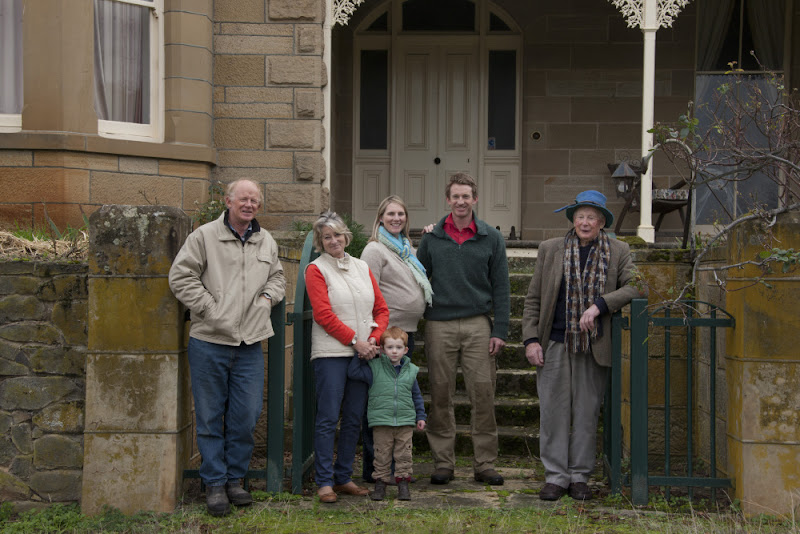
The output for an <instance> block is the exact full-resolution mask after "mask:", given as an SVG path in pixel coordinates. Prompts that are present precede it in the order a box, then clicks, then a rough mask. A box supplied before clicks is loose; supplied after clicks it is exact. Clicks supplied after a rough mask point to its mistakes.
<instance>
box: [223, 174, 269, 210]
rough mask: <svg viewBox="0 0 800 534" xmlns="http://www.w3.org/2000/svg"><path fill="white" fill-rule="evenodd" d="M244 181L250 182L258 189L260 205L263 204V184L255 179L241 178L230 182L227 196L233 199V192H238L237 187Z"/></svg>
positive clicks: (226, 191)
mask: <svg viewBox="0 0 800 534" xmlns="http://www.w3.org/2000/svg"><path fill="white" fill-rule="evenodd" d="M242 182H250V183H251V184H253V186H254V187H255V188H256V189H257V190H258V205H259V206H261V204H263V203H264V195H263V193H261V185H259V184H258V183H257V182H255V181H253V180H250V179H249V178H240V179H238V180H234V181H233V182H231V183H229V184H228V187H227V189H225V198H230V199H233V194H234V193H235V192H236V188H237V187H239V185H240V184H241V183H242Z"/></svg>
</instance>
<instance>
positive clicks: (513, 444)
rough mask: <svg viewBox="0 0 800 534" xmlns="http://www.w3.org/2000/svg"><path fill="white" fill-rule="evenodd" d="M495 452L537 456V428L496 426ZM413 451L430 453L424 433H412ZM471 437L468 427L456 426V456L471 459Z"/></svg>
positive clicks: (505, 454) (534, 426)
mask: <svg viewBox="0 0 800 534" xmlns="http://www.w3.org/2000/svg"><path fill="white" fill-rule="evenodd" d="M497 442H498V446H497V450H498V454H499V455H501V456H524V457H531V456H537V457H538V456H539V427H538V426H536V425H533V426H498V427H497ZM414 451H415V452H417V453H420V452H427V451H430V445H429V444H428V439H427V437H426V436H425V432H424V431H422V432H420V431H418V430H415V431H414ZM472 452H473V451H472V435H471V434H470V427H469V425H456V445H455V453H456V456H466V457H468V458H471V457H472Z"/></svg>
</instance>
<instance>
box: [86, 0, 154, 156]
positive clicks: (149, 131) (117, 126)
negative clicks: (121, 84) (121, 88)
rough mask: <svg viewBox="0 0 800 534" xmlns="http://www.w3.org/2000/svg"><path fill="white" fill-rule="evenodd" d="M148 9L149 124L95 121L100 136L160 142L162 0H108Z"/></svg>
mask: <svg viewBox="0 0 800 534" xmlns="http://www.w3.org/2000/svg"><path fill="white" fill-rule="evenodd" d="M112 1H114V2H119V3H123V4H132V5H136V6H143V7H146V8H149V9H150V32H149V33H150V124H137V123H133V122H120V121H109V120H102V119H98V120H97V133H98V134H99V135H100V136H101V137H108V138H111V139H123V140H126V141H144V142H149V143H163V142H164V0H152V1H143V0H112Z"/></svg>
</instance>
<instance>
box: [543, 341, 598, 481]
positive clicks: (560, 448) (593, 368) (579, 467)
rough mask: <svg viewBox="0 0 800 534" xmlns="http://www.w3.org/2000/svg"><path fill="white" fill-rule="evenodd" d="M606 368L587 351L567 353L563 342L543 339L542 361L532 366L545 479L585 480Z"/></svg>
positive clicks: (590, 467) (594, 445)
mask: <svg viewBox="0 0 800 534" xmlns="http://www.w3.org/2000/svg"><path fill="white" fill-rule="evenodd" d="M607 371H608V368H607V367H601V366H599V365H598V364H597V362H596V361H595V360H594V357H593V356H592V355H591V353H580V354H568V353H567V351H566V348H565V345H564V344H563V343H557V342H555V341H550V342H549V343H548V345H547V350H546V351H545V353H544V365H543V366H542V367H539V368H538V369H537V370H536V391H537V392H538V394H539V423H540V429H539V453H540V455H541V458H542V464H543V465H544V473H545V480H546V481H547V482H549V483H551V484H556V485H558V486H561V487H562V488H567V487H569V485H570V484H571V483H573V482H588V481H589V476H590V475H591V474H592V471H593V470H594V464H595V457H596V455H597V418H598V416H599V414H600V404H601V402H602V400H603V394H604V393H605V389H606V375H607Z"/></svg>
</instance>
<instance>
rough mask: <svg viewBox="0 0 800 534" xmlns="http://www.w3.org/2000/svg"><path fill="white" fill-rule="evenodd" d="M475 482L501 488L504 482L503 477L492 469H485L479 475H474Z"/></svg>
mask: <svg viewBox="0 0 800 534" xmlns="http://www.w3.org/2000/svg"><path fill="white" fill-rule="evenodd" d="M475 482H485V483H486V484H489V485H490V486H502V485H503V482H505V481H504V480H503V475H501V474H500V473H498V472H497V471H495V470H494V469H485V470H483V471H481V472H480V473H475Z"/></svg>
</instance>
